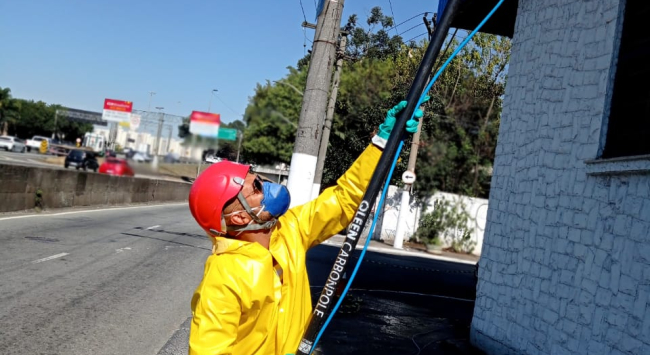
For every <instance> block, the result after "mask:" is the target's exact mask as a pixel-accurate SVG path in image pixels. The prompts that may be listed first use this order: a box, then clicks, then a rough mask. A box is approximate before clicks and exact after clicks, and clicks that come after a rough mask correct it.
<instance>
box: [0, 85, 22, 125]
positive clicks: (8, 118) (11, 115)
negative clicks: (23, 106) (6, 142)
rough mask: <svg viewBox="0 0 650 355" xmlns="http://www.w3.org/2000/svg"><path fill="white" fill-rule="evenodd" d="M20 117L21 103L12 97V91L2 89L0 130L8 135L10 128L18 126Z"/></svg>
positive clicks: (0, 93)
mask: <svg viewBox="0 0 650 355" xmlns="http://www.w3.org/2000/svg"><path fill="white" fill-rule="evenodd" d="M19 117H20V102H19V101H17V100H16V99H14V98H13V97H12V96H11V89H9V88H4V89H3V88H0V130H1V131H2V132H1V133H2V135H7V134H8V131H9V126H10V125H14V124H16V122H17V121H18V118H19Z"/></svg>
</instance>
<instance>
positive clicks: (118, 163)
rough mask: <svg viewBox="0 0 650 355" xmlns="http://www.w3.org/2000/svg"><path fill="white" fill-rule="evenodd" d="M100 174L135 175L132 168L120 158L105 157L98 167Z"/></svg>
mask: <svg viewBox="0 0 650 355" xmlns="http://www.w3.org/2000/svg"><path fill="white" fill-rule="evenodd" d="M99 173H100V174H108V175H115V176H135V173H134V172H133V169H132V168H131V166H130V165H129V163H128V162H127V161H126V159H122V158H114V157H107V158H106V160H105V161H104V162H103V163H102V165H100V167H99Z"/></svg>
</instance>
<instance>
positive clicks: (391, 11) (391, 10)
mask: <svg viewBox="0 0 650 355" xmlns="http://www.w3.org/2000/svg"><path fill="white" fill-rule="evenodd" d="M388 4H389V5H390V14H391V15H392V16H393V20H395V13H394V12H393V2H392V1H390V0H388ZM395 33H397V35H398V36H399V31H398V30H397V26H395Z"/></svg>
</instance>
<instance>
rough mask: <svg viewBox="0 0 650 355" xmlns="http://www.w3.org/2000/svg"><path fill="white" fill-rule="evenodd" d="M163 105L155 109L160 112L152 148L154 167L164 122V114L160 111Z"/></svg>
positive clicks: (156, 163) (155, 166) (156, 161)
mask: <svg viewBox="0 0 650 355" xmlns="http://www.w3.org/2000/svg"><path fill="white" fill-rule="evenodd" d="M163 109H164V107H160V106H157V107H156V110H158V111H159V112H160V118H159V119H158V132H157V133H156V142H155V143H156V144H155V146H154V148H153V161H152V164H153V166H154V168H157V167H158V149H159V147H160V136H161V135H162V128H163V122H165V114H164V113H163V112H162V110H163Z"/></svg>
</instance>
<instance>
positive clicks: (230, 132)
mask: <svg viewBox="0 0 650 355" xmlns="http://www.w3.org/2000/svg"><path fill="white" fill-rule="evenodd" d="M218 138H219V139H223V140H226V141H236V140H237V130H236V129H234V128H221V129H219V136H218Z"/></svg>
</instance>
